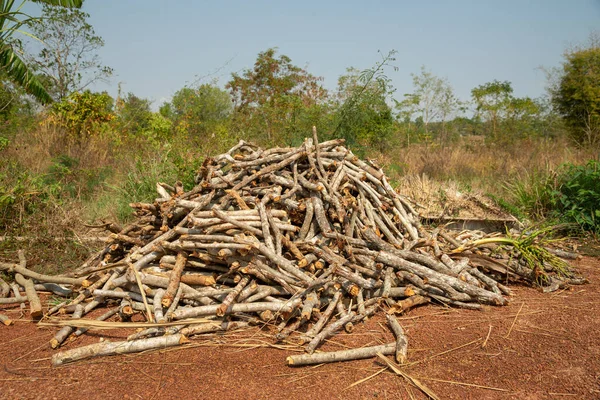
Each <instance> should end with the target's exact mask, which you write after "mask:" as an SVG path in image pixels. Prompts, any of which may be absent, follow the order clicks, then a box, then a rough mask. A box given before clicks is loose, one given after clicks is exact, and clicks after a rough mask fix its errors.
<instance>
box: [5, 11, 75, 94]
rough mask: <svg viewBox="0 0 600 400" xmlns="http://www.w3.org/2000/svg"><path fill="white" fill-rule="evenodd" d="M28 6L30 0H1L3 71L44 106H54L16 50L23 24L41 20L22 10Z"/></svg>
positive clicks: (42, 86) (44, 89)
mask: <svg viewBox="0 0 600 400" xmlns="http://www.w3.org/2000/svg"><path fill="white" fill-rule="evenodd" d="M37 2H38V3H44V4H49V5H54V6H60V7H67V8H80V7H81V6H82V4H83V0H37ZM25 3H26V0H23V1H21V2H20V3H18V4H17V3H15V1H14V0H0V70H3V71H4V73H6V75H7V76H8V78H9V79H10V80H11V81H12V82H14V83H16V84H17V85H19V86H21V87H23V88H24V89H25V90H26V91H27V92H28V93H29V94H31V95H32V96H34V97H35V98H36V99H37V100H38V101H40V102H41V103H44V104H45V103H50V102H52V97H51V96H50V95H49V94H48V92H47V90H46V88H45V87H44V85H43V84H42V83H41V81H40V80H39V79H38V77H37V76H36V75H35V73H34V72H33V71H32V70H31V68H29V66H28V65H27V64H26V63H25V62H24V61H23V60H22V59H21V57H19V55H18V54H17V51H16V50H17V49H16V47H18V42H16V41H14V40H12V39H13V35H14V33H15V32H19V31H20V29H21V27H22V26H23V25H25V24H28V23H31V22H33V21H36V20H39V18H33V17H31V16H30V15H27V14H25V13H24V12H22V11H21V10H22V8H23V6H24V5H25Z"/></svg>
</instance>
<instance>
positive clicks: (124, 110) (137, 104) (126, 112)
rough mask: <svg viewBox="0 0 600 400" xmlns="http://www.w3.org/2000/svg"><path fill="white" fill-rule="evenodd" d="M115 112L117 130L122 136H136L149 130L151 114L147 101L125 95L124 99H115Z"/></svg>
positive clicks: (130, 94)
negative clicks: (117, 123)
mask: <svg viewBox="0 0 600 400" xmlns="http://www.w3.org/2000/svg"><path fill="white" fill-rule="evenodd" d="M116 112H117V115H118V119H119V121H118V122H119V129H120V131H121V132H122V133H124V134H132V135H137V134H139V133H142V132H144V131H146V130H148V129H149V128H150V124H151V121H152V114H153V113H152V111H151V110H150V100H148V99H142V98H140V97H137V96H136V95H135V94H133V93H127V95H126V96H125V97H124V98H119V99H117V102H116Z"/></svg>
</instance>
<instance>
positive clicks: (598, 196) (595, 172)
mask: <svg viewBox="0 0 600 400" xmlns="http://www.w3.org/2000/svg"><path fill="white" fill-rule="evenodd" d="M553 197H554V206H555V213H558V216H559V218H560V219H562V220H564V221H565V222H574V223H577V224H578V225H579V226H580V227H581V228H582V229H583V230H586V231H592V232H595V233H598V232H600V161H595V160H590V161H589V162H588V163H587V164H585V165H572V164H566V165H564V166H563V169H562V171H561V173H560V174H559V185H558V187H557V189H556V191H555V192H554V193H553Z"/></svg>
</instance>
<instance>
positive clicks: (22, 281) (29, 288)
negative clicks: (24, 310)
mask: <svg viewBox="0 0 600 400" xmlns="http://www.w3.org/2000/svg"><path fill="white" fill-rule="evenodd" d="M15 281H16V282H17V283H18V284H19V285H21V286H23V287H24V288H25V295H26V296H27V301H29V315H31V318H33V319H38V318H41V317H42V315H43V312H42V302H41V301H40V297H39V296H38V294H37V292H36V291H35V288H34V287H33V282H32V281H31V279H26V278H25V277H24V276H23V275H21V274H19V273H17V274H15Z"/></svg>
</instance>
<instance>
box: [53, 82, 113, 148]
mask: <svg viewBox="0 0 600 400" xmlns="http://www.w3.org/2000/svg"><path fill="white" fill-rule="evenodd" d="M114 118H115V115H114V113H113V99H112V98H111V97H110V96H109V95H108V94H107V93H106V92H102V93H93V92H91V91H89V90H85V91H83V92H75V93H72V94H71V95H70V96H69V97H67V98H65V99H63V100H62V101H60V102H57V103H54V105H53V107H52V111H51V113H50V115H49V117H48V122H50V123H53V124H55V125H59V126H62V127H63V128H65V129H66V130H67V132H68V133H69V135H70V136H71V137H72V138H74V139H76V140H77V141H80V142H81V141H83V139H85V138H86V137H87V136H90V135H92V134H94V133H96V132H97V129H96V128H97V126H98V125H99V124H102V123H104V122H108V121H112V120H113V119H114Z"/></svg>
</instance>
